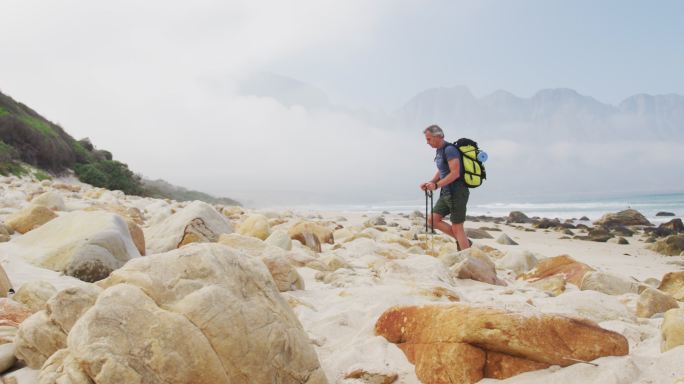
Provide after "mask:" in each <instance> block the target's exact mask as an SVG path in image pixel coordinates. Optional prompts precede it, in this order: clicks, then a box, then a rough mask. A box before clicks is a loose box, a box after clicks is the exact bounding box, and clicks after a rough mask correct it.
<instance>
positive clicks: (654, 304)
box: [636, 288, 679, 317]
mask: <svg viewBox="0 0 684 384" xmlns="http://www.w3.org/2000/svg"><path fill="white" fill-rule="evenodd" d="M672 308H679V303H677V300H675V299H674V298H673V297H672V296H670V295H666V294H664V293H662V292H661V291H659V290H657V289H654V288H646V289H644V291H643V292H641V294H640V295H639V300H638V301H637V307H636V314H637V316H639V317H651V316H653V315H655V314H656V313H662V312H666V311H668V310H670V309H672Z"/></svg>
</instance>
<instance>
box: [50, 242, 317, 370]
mask: <svg viewBox="0 0 684 384" xmlns="http://www.w3.org/2000/svg"><path fill="white" fill-rule="evenodd" d="M98 285H100V286H101V287H103V288H104V289H105V290H104V292H102V293H101V294H100V295H99V297H98V299H97V302H96V303H95V305H94V306H93V307H92V308H90V309H89V310H88V311H86V313H85V314H84V315H83V316H81V318H80V319H79V320H78V321H77V322H76V323H75V324H74V326H73V328H72V329H71V332H70V333H69V337H68V341H67V345H68V354H67V355H65V356H63V358H62V361H64V362H67V361H69V358H70V357H69V356H71V357H72V358H73V360H75V361H77V362H78V363H79V364H80V366H81V367H83V370H84V372H85V373H86V374H87V375H88V377H90V378H91V380H94V381H96V382H98V383H129V382H130V383H133V382H142V383H156V382H160V383H161V382H164V383H169V384H174V383H178V384H180V383H255V384H261V383H264V384H266V383H273V382H279V383H284V384H286V383H293V384H294V383H310V384H314V383H325V382H326V379H325V376H324V374H323V371H322V369H321V368H320V364H319V363H318V359H317V356H316V353H315V351H314V350H313V348H312V346H311V343H310V341H309V340H308V338H307V337H306V333H305V331H304V330H303V328H302V327H301V325H300V324H299V321H298V320H297V317H296V316H295V315H294V313H293V312H292V310H291V309H290V307H289V306H288V304H287V302H286V301H285V300H284V299H283V298H282V296H281V295H280V293H279V292H278V290H277V287H276V286H275V284H274V283H273V280H272V278H271V275H270V273H269V272H268V270H267V268H266V267H265V266H264V265H263V263H261V262H260V261H258V260H255V259H253V258H252V257H249V256H246V255H244V254H241V253H238V252H236V251H234V250H232V249H231V248H229V247H227V246H224V245H221V244H191V245H188V246H186V247H183V248H180V249H177V250H174V251H170V252H167V253H164V254H156V255H151V256H147V257H144V258H138V259H136V260H132V261H130V262H129V263H127V264H126V265H125V266H124V267H123V268H121V269H119V270H117V271H115V272H114V273H112V275H110V277H108V278H107V279H106V280H104V281H102V282H100V283H98ZM62 368H63V367H62V366H61V365H57V366H56V367H55V366H54V365H51V366H50V370H51V372H63V371H64V370H63V369H62ZM95 378H97V380H95ZM57 380H59V378H58V379H57Z"/></svg>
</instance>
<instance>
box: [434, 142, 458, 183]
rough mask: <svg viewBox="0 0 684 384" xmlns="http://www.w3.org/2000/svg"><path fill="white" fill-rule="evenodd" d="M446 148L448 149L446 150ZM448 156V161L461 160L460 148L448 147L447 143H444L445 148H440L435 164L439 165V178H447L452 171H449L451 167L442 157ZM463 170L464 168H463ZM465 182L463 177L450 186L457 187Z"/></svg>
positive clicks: (437, 151)
mask: <svg viewBox="0 0 684 384" xmlns="http://www.w3.org/2000/svg"><path fill="white" fill-rule="evenodd" d="M445 146H446V148H445ZM443 155H446V158H447V161H449V160H453V159H460V156H461V154H460V153H459V151H458V148H456V146H454V145H447V143H444V146H442V148H439V149H437V150H436V154H435V164H437V169H439V178H440V179H443V178H445V177H446V176H447V175H448V174H449V172H450V170H449V165H448V164H447V161H444V160H443V159H442V156H443ZM461 168H463V167H461ZM460 171H461V174H463V170H462V169H461V170H460ZM462 183H463V181H462V180H461V177H459V178H458V179H456V180H455V181H454V182H452V183H451V184H449V186H453V187H456V186H458V185H459V184H462Z"/></svg>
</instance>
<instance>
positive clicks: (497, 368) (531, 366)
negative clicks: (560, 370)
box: [484, 351, 550, 380]
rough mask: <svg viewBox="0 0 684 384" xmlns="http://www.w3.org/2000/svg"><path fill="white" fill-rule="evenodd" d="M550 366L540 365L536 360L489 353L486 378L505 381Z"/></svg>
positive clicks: (485, 371) (485, 367)
mask: <svg viewBox="0 0 684 384" xmlns="http://www.w3.org/2000/svg"><path fill="white" fill-rule="evenodd" d="M549 366H550V365H549V364H546V363H540V362H537V361H534V360H528V359H523V358H519V357H516V356H511V355H507V354H505V353H498V352H492V351H487V360H486V361H485V366H484V377H491V378H494V379H499V380H505V379H507V378H509V377H513V376H515V375H519V374H521V373H524V372H529V371H536V370H538V369H545V368H548V367H549Z"/></svg>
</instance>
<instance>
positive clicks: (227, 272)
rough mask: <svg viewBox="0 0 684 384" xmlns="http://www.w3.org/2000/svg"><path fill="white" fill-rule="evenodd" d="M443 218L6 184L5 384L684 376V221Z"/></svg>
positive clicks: (1, 337) (0, 358)
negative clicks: (436, 229) (432, 229)
mask: <svg viewBox="0 0 684 384" xmlns="http://www.w3.org/2000/svg"><path fill="white" fill-rule="evenodd" d="M424 220H425V219H424V216H423V214H422V213H421V212H414V213H411V214H390V213H385V214H382V215H378V216H368V215H364V214H363V213H358V212H356V213H354V212H308V211H306V212H294V211H282V212H274V211H259V210H250V209H246V208H243V207H237V206H224V205H217V204H214V205H211V204H206V203H202V202H198V201H195V202H176V201H172V200H160V199H151V198H142V197H137V196H128V195H125V194H123V193H122V192H120V191H108V190H104V189H100V188H93V187H91V186H89V185H86V184H82V183H77V182H74V181H73V180H54V181H53V180H44V181H37V180H31V179H27V178H24V179H19V178H16V177H0V265H1V266H2V272H4V273H0V296H1V297H3V298H0V321H2V324H1V325H0V371H2V372H4V373H3V376H2V380H3V382H6V383H11V382H14V383H34V382H37V383H59V382H71V383H93V382H95V383H121V382H150V383H152V382H166V383H208V382H212V383H221V382H226V383H228V382H231V383H233V382H234V383H275V382H277V383H326V382H330V383H333V382H335V383H393V382H396V383H419V382H424V383H441V382H455V383H472V382H478V381H479V382H489V381H490V380H505V381H506V382H511V383H528V382H529V383H532V382H554V383H572V382H595V383H604V382H613V383H632V382H649V381H650V382H663V380H669V381H670V382H671V381H673V380H674V379H677V378H681V379H682V380H684V367H680V366H681V364H680V363H679V361H681V358H682V357H684V347H680V345H681V344H684V321H683V320H682V319H684V309H680V308H679V301H680V300H684V272H682V266H684V253H682V252H683V251H684V225H682V221H681V219H678V218H675V219H672V220H671V221H669V222H667V223H664V224H661V225H659V226H657V227H656V226H654V225H652V224H651V223H649V222H648V220H646V218H644V217H643V216H642V215H641V214H640V213H639V212H637V211H634V210H626V211H622V212H617V213H611V214H606V215H605V216H604V217H602V218H601V219H600V220H597V221H595V222H593V223H592V222H590V221H589V220H582V218H580V219H578V220H569V221H561V220H558V219H553V218H529V217H527V216H525V214H524V213H522V212H511V214H510V215H509V216H508V217H486V216H478V217H469V218H468V221H467V222H466V227H467V228H466V229H467V233H468V235H469V237H470V238H471V239H472V241H473V242H474V244H475V246H474V247H473V248H471V249H469V250H466V251H462V252H459V251H458V250H457V249H456V245H455V243H454V242H453V240H452V239H450V238H447V237H445V236H443V235H439V234H434V235H433V234H427V233H425V228H424V226H425V221H424ZM585 363H586V364H585ZM492 382H493V381H492Z"/></svg>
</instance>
